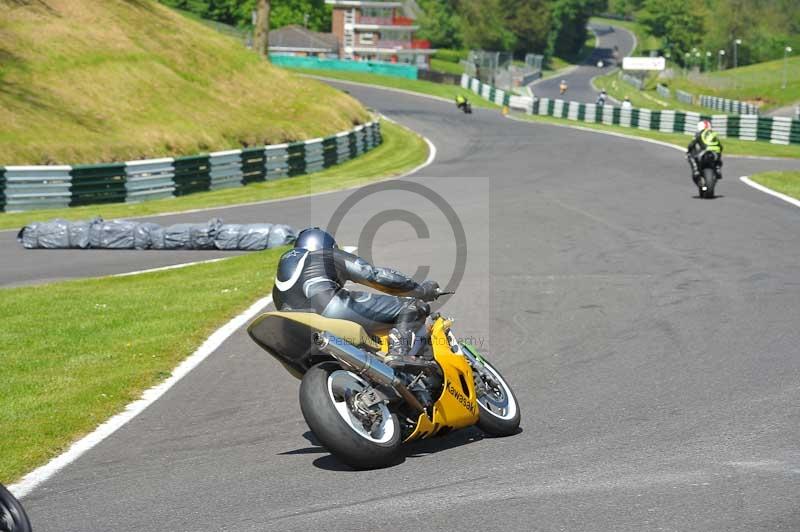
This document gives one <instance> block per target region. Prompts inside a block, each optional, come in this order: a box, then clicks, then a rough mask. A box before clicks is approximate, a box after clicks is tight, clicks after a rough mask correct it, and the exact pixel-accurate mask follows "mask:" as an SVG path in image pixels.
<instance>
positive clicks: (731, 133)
mask: <svg viewBox="0 0 800 532" xmlns="http://www.w3.org/2000/svg"><path fill="white" fill-rule="evenodd" d="M740 125H741V118H739V117H738V116H729V117H728V124H727V126H726V128H725V136H726V137H731V138H734V139H736V138H739V127H740Z"/></svg>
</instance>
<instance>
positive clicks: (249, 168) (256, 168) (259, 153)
mask: <svg viewBox="0 0 800 532" xmlns="http://www.w3.org/2000/svg"><path fill="white" fill-rule="evenodd" d="M266 162H267V155H266V153H264V147H263V146H262V147H260V148H244V149H242V183H243V184H245V185H247V184H248V183H257V182H259V181H266V179H267V168H266Z"/></svg>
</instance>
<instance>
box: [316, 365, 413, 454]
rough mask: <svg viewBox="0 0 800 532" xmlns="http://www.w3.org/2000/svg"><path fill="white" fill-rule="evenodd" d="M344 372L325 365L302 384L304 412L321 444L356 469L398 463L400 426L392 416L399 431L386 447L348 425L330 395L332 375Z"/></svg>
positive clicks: (317, 368)
mask: <svg viewBox="0 0 800 532" xmlns="http://www.w3.org/2000/svg"><path fill="white" fill-rule="evenodd" d="M340 370H342V368H341V366H339V364H337V363H335V362H321V363H319V364H317V365H316V366H313V367H312V368H311V369H309V370H308V371H307V372H306V374H305V375H303V380H302V382H301V383H300V410H302V412H303V417H304V418H305V420H306V423H307V424H308V426H309V428H310V429H311V431H312V432H313V433H314V435H315V436H316V437H317V439H318V440H319V442H320V443H321V444H322V445H323V446H324V447H325V448H326V449H328V450H329V451H330V452H331V454H333V455H334V456H335V457H336V458H337V459H339V460H340V461H341V462H344V463H345V464H347V465H349V466H350V467H352V468H353V469H377V468H380V467H386V466H387V465H390V464H392V463H393V462H395V461H396V459H397V455H398V452H399V448H400V444H401V443H402V441H401V438H400V432H401V430H400V423H399V421H398V419H397V416H396V415H395V414H392V415H391V417H392V421H391V422H392V423H393V424H394V427H395V430H394V434H393V436H392V437H391V439H390V440H389V441H387V442H384V443H378V442H374V441H370V440H368V439H366V438H365V437H363V436H361V435H359V434H358V433H356V432H355V431H354V429H353V428H352V427H350V425H348V424H347V422H345V420H344V419H343V418H342V416H341V415H340V413H339V412H338V411H337V410H336V407H335V406H334V404H333V400H332V399H331V395H330V394H329V391H328V380H329V378H330V376H331V374H332V373H334V372H335V371H340Z"/></svg>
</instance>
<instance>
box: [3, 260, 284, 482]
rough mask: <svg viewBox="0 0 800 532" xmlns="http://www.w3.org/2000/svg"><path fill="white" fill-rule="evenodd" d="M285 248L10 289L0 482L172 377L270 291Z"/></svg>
mask: <svg viewBox="0 0 800 532" xmlns="http://www.w3.org/2000/svg"><path fill="white" fill-rule="evenodd" d="M283 251H284V249H283V248H281V249H275V250H267V251H264V252H258V253H251V254H247V255H242V256H237V257H234V258H231V259H229V260H225V261H221V262H216V263H211V264H200V265H196V266H189V267H187V268H184V269H181V270H168V271H162V272H153V273H148V274H142V275H136V276H130V277H116V278H114V277H105V278H99V279H85V280H79V281H67V282H60V283H54V284H49V285H42V286H33V287H22V288H10V289H6V290H3V291H2V297H0V320H2V322H3V327H1V328H0V346H2V348H1V349H2V355H0V356H1V357H2V361H3V371H2V389H3V393H2V394H0V433H2V434H3V459H2V460H0V481H2V482H3V483H10V482H13V481H15V480H17V479H18V478H20V477H21V476H22V475H23V474H25V473H26V472H28V471H30V470H32V469H33V468H35V467H37V466H40V465H42V464H43V463H46V462H47V461H48V460H50V459H51V458H53V457H54V456H56V455H58V454H59V453H61V452H62V451H64V450H65V449H66V448H67V447H68V446H69V445H70V443H71V442H73V441H75V440H76V439H77V438H79V437H81V436H83V435H85V434H87V433H89V432H90V431H92V430H93V429H94V428H95V427H96V426H97V425H98V424H100V423H102V422H103V421H105V420H106V419H107V418H108V417H110V416H111V415H113V414H115V413H117V412H119V411H121V410H122V408H123V407H124V406H125V405H126V404H128V403H130V402H131V401H133V400H135V399H137V398H138V397H139V396H140V395H141V393H142V392H143V391H144V390H146V389H147V388H150V387H151V386H153V385H155V384H157V383H158V382H160V381H162V380H164V379H165V378H166V377H168V376H169V375H170V373H171V371H172V369H173V368H174V367H175V366H177V364H178V363H180V361H181V360H183V359H184V358H186V356H188V355H189V354H191V353H192V352H193V351H194V350H195V349H196V348H197V347H199V346H200V344H202V343H203V341H204V340H205V338H206V337H208V336H209V334H210V333H211V332H212V331H214V330H215V329H217V328H218V327H220V326H221V325H222V324H223V323H225V322H227V321H228V320H229V319H231V318H233V317H234V316H236V315H237V314H239V313H240V312H242V311H243V310H244V309H245V308H247V307H248V306H249V305H251V304H252V303H253V301H255V300H256V299H257V298H259V297H263V296H264V295H266V294H268V293H269V291H270V290H271V285H272V275H273V274H272V272H274V271H275V268H276V265H277V260H278V258H279V257H280V254H281V253H282V252H283ZM176 287H180V289H176Z"/></svg>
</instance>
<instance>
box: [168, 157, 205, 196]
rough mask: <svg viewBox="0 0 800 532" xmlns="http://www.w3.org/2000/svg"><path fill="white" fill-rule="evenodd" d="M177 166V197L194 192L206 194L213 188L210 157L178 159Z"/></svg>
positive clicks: (175, 178)
mask: <svg viewBox="0 0 800 532" xmlns="http://www.w3.org/2000/svg"><path fill="white" fill-rule="evenodd" d="M173 165H174V166H175V177H174V178H173V179H174V180H175V195H176V196H185V195H186V194H192V193H194V192H204V191H206V190H209V188H210V187H211V177H210V176H209V172H210V171H211V162H210V161H209V160H208V155H191V156H189V157H178V158H177V159H175V162H174V163H173Z"/></svg>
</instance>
